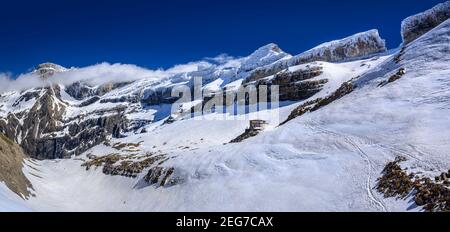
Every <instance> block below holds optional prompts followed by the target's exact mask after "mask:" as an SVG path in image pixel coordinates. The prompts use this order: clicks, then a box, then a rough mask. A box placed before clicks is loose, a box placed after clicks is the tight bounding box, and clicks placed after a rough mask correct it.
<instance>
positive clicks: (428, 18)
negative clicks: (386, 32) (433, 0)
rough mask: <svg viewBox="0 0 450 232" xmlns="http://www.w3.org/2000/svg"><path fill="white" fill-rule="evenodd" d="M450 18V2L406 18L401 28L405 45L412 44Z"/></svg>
mask: <svg viewBox="0 0 450 232" xmlns="http://www.w3.org/2000/svg"><path fill="white" fill-rule="evenodd" d="M449 18H450V1H447V2H444V3H440V4H438V5H436V6H435V7H433V8H431V9H429V10H427V11H425V12H422V13H419V14H416V15H413V16H410V17H408V18H406V19H405V20H403V22H402V27H401V30H402V38H403V43H404V44H408V43H410V42H411V41H413V40H415V39H417V38H418V37H420V36H422V35H423V34H425V33H426V32H428V31H430V30H431V29H433V28H435V27H436V26H438V25H439V24H441V23H442V22H444V21H445V20H447V19H449Z"/></svg>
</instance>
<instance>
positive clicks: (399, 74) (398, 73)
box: [378, 68, 406, 87]
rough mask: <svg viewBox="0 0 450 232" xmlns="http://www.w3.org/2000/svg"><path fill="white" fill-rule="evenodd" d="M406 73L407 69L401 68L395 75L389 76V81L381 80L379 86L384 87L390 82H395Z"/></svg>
mask: <svg viewBox="0 0 450 232" xmlns="http://www.w3.org/2000/svg"><path fill="white" fill-rule="evenodd" d="M405 74H406V70H405V68H400V69H399V70H398V71H397V73H395V74H394V75H392V76H391V77H389V79H388V80H387V81H383V82H381V83H380V84H379V85H378V87H383V86H385V85H387V84H389V83H392V82H395V81H397V80H399V79H400V78H402V77H403V75H405Z"/></svg>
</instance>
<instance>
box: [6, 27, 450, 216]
mask: <svg viewBox="0 0 450 232" xmlns="http://www.w3.org/2000/svg"><path fill="white" fill-rule="evenodd" d="M358 44H359V45H361V44H364V45H369V47H366V48H364V49H362V50H358V49H359V48H361V46H359V45H358ZM363 47H364V46H363ZM342 48H345V49H344V51H346V52H344V53H342V50H341V49H342ZM366 49H367V50H366ZM384 50H385V47H384V41H383V40H381V39H380V38H379V35H378V31H376V30H372V31H368V32H365V33H360V34H356V35H354V36H351V37H348V38H346V39H342V40H337V41H333V42H329V43H325V44H322V45H320V46H318V47H316V48H314V49H312V50H309V51H307V52H305V53H302V54H300V55H298V56H294V57H293V56H291V55H289V54H286V53H284V52H283V51H281V49H279V48H278V46H276V45H275V44H269V45H267V46H264V47H262V48H260V49H258V50H257V51H255V52H254V53H253V54H251V55H250V56H248V57H244V58H237V59H233V58H226V59H225V60H221V61H220V62H218V63H214V64H213V63H209V62H196V63H191V64H188V65H185V66H179V67H174V68H173V69H171V70H166V71H163V70H160V71H154V72H153V71H152V72H149V71H148V70H143V69H140V68H138V67H129V66H120V65H118V66H117V65H112V66H113V67H111V65H108V64H101V65H100V66H99V67H95V68H94V67H91V68H83V69H70V70H65V69H64V70H62V71H61V72H58V73H56V74H54V76H52V77H50V78H49V80H50V81H54V82H53V83H54V84H55V83H56V84H58V86H59V87H60V89H61V90H62V91H61V94H60V96H56V95H52V98H51V99H55V100H54V101H55V102H58V103H61V104H64V105H65V106H66V110H65V112H64V115H63V119H64V120H69V119H71V118H76V117H79V116H80V115H82V116H83V117H79V118H76V120H75V119H74V122H77V123H79V122H80V121H83V120H88V119H92V118H93V119H96V118H97V117H99V115H101V116H104V115H108V114H111V111H113V110H112V109H115V108H117V107H122V108H123V109H124V110H125V115H126V117H127V119H129V120H131V121H133V122H134V123H135V124H133V125H136V124H138V123H140V122H141V121H144V120H148V121H149V122H144V123H143V124H140V125H139V126H138V127H137V128H138V129H139V130H128V131H126V132H124V133H123V134H121V136H117V137H108V140H107V141H105V142H104V143H101V144H99V145H96V146H94V147H92V148H90V149H87V150H86V151H85V152H83V153H82V154H81V155H79V156H73V157H71V158H70V159H62V160H42V161H33V162H32V161H31V160H27V161H26V165H25V167H24V172H25V174H26V176H27V178H28V179H29V180H30V181H31V182H32V184H33V187H34V192H33V194H35V197H31V198H29V199H28V200H26V201H24V200H20V199H19V198H18V197H15V195H13V194H12V193H11V192H10V191H9V190H7V189H6V188H5V187H4V186H3V185H0V210H7V211H10V210H11V211H28V210H32V211H377V212H380V211H381V212H385V211H421V210H422V208H420V207H417V206H416V205H414V204H413V203H412V201H411V198H407V199H395V198H384V197H383V196H382V195H381V194H380V193H378V192H377V191H376V189H375V186H376V184H377V179H378V178H379V177H380V176H381V172H382V170H383V168H384V167H385V165H386V163H388V162H390V161H393V160H394V159H395V158H396V157H397V156H399V155H402V156H405V157H406V158H407V159H408V160H407V161H406V162H405V163H404V164H402V165H403V166H404V167H405V168H408V170H411V171H414V172H416V173H422V174H423V175H425V176H429V177H434V176H436V175H437V174H439V173H441V172H443V171H447V170H448V168H449V167H450V157H449V156H448V150H450V124H449V123H448V119H449V118H448V115H449V114H450V105H449V100H450V66H449V64H450V20H447V21H445V22H443V23H442V24H440V25H439V26H438V27H436V28H434V29H432V30H430V31H428V32H426V33H425V34H424V35H422V36H421V37H420V38H418V39H416V40H414V41H413V42H411V43H409V44H407V45H406V46H404V47H400V48H399V49H398V50H396V51H395V53H394V54H390V55H383V56H373V57H370V58H362V57H364V56H365V55H368V54H373V52H374V51H376V52H382V51H384ZM336 51H341V52H339V53H334V52H336ZM366 51H370V52H367V54H366ZM354 52H356V53H354ZM354 55H355V57H358V58H357V59H356V60H355V59H353V58H355V57H354ZM324 56H325V57H328V58H327V59H331V60H330V61H333V62H334V63H330V62H325V61H320V60H321V59H322V57H324ZM305 57H306V58H305ZM311 57H314V58H312V59H310V58H311ZM317 57H320V59H318V58H317ZM335 58H337V59H335ZM348 58H351V59H350V60H353V61H348ZM300 60H301V62H300ZM318 60H319V61H318ZM311 66H312V67H319V68H321V70H322V72H321V73H320V75H318V76H316V77H313V78H311V80H310V81H314V80H323V79H326V80H327V82H326V83H325V84H323V87H322V88H321V89H320V90H319V91H318V92H317V93H315V94H314V95H312V96H311V97H309V98H307V99H303V100H300V101H295V102H290V101H286V102H282V104H281V106H280V108H279V109H270V110H263V111H260V112H257V113H250V114H242V115H230V114H221V113H211V114H207V115H204V116H202V117H197V118H179V119H178V120H175V121H173V122H172V123H164V122H165V121H166V119H167V118H168V116H169V115H170V103H168V102H165V101H166V100H167V99H165V98H164V97H165V96H164V93H166V91H167V90H170V88H172V87H173V86H176V85H179V84H188V85H192V79H193V77H195V76H202V77H205V78H204V83H203V86H202V88H203V90H205V91H207V92H208V93H214V92H218V91H220V90H222V89H224V88H226V89H227V90H229V91H236V90H237V89H238V88H239V87H240V86H242V85H243V84H244V82H246V81H248V79H249V78H250V79H252V80H253V79H254V80H256V81H259V80H270V79H274V78H275V77H276V76H277V75H278V74H280V73H285V72H287V73H294V72H296V71H298V70H304V69H306V68H308V67H311ZM280 67H281V68H280ZM94 70H95V72H94ZM111 70H114V71H112V72H111V75H109V76H110V78H111V79H110V80H109V81H108V82H103V81H99V80H98V79H97V78H98V77H100V76H103V75H105V73H108V72H110V71H111ZM130 70H131V71H130ZM261 70H269V71H267V72H266V71H263V72H262V73H263V75H260V76H258V75H259V74H260V73H259V71H261ZM127 73H132V74H133V75H129V76H127V77H128V78H125V79H126V80H127V81H128V82H127V83H126V84H124V85H119V86H111V85H109V84H110V81H112V80H114V79H115V78H118V77H120V76H121V75H125V74H127ZM255 73H257V74H258V75H257V78H255ZM398 73H401V75H399V74H398ZM81 74H85V75H88V76H91V77H92V79H89V78H88V79H78V78H80V76H84V75H81ZM147 75H150V76H147ZM71 77H73V78H75V79H76V80H77V81H80V83H82V84H81V86H78V87H77V88H75V89H76V90H77V91H78V90H79V91H80V92H76V94H75V95H78V94H80V95H83V94H87V95H86V96H84V95H83V97H80V98H78V99H77V97H74V96H71V94H69V92H70V91H69V90H68V87H69V86H70V84H73V83H68V82H58V81H57V80H59V79H61V78H64V79H70V78H71ZM52 78H55V80H52ZM83 78H84V77H83ZM96 81H98V82H96ZM343 83H352V84H353V86H354V89H353V91H352V92H350V93H348V94H347V95H345V96H343V97H342V98H340V99H336V100H334V101H332V102H331V103H330V104H328V105H325V106H324V107H322V108H319V109H318V110H315V111H313V112H307V113H305V114H303V115H300V116H298V117H297V118H294V119H293V120H291V121H289V122H287V123H286V124H283V125H280V122H282V121H285V119H286V118H288V116H289V115H290V114H291V112H292V111H293V110H294V109H296V108H297V107H299V106H302V105H303V104H305V103H307V102H314V101H318V100H320V99H326V98H327V97H329V96H332V95H333V94H334V93H335V91H337V90H338V89H339V88H340V86H342V84H343ZM105 85H106V86H105ZM83 88H84V89H83ZM105 89H106V90H107V91H105ZM42 91H43V90H41V89H40V88H31V89H28V90H25V92H21V91H9V92H7V93H3V94H2V95H1V102H2V103H1V104H0V109H1V111H0V113H1V114H0V116H1V117H5V116H7V115H9V113H17V114H18V115H19V113H20V112H27V111H30V110H31V109H32V107H33V105H34V104H35V103H36V101H37V100H36V99H39V96H41V95H42V94H43V93H42ZM83 91H84V92H83ZM91 91H93V92H95V91H101V92H102V94H101V95H98V96H97V97H99V99H97V101H94V102H93V103H91V104H84V103H85V102H86V101H87V100H89V99H90V98H91V97H92V96H90V95H89V94H90V93H91ZM27 92H30V93H32V94H30V95H32V96H35V97H32V98H30V99H28V98H23V96H24V95H23V94H24V93H27ZM72 95H74V94H73V93H72ZM27 96H28V95H27ZM36 96H37V97H36ZM135 97H136V98H135ZM135 99H145V100H146V101H136V100H135ZM149 99H150V100H149ZM153 99H157V100H158V101H162V103H161V102H159V103H161V104H150V103H154V102H151V101H152V100H153ZM149 102H150V103H149ZM194 104H198V102H197V103H195V102H191V103H188V104H186V105H185V106H183V107H186V109H189V108H190V107H191V106H192V105H194ZM57 105H58V104H56V106H57ZM52 107H55V104H53V105H52ZM14 115H15V114H14ZM230 118H231V119H233V120H225V119H230ZM251 119H263V120H266V121H267V122H268V126H267V127H266V129H265V130H264V131H262V132H260V133H259V134H258V135H257V136H254V137H251V138H248V139H246V140H243V141H242V142H239V143H230V141H231V140H233V139H235V138H236V137H237V136H239V135H241V134H242V133H243V132H244V131H245V130H246V129H247V128H248V126H249V120H251ZM10 120H11V119H10ZM17 120H18V121H20V120H21V119H20V118H18V119H17ZM0 122H1V121H0ZM65 133H68V132H67V131H61V132H59V134H57V135H56V136H57V137H58V136H63V135H64V134H65ZM149 154H150V156H149V157H155V156H157V157H158V156H160V157H163V158H162V160H158V161H160V162H159V163H158V164H152V165H153V166H147V167H145V168H144V170H143V171H142V172H139V173H138V174H136V176H135V178H131V177H130V176H128V177H127V176H121V175H116V176H113V175H111V173H105V167H106V164H104V166H101V165H100V166H99V167H97V168H95V167H93V168H86V167H85V166H82V165H84V164H86V162H87V161H88V162H89V161H91V160H92V159H95V158H98V157H106V156H108V155H117V156H119V159H120V158H123V159H126V160H127V159H128V160H127V161H130V160H133V159H135V160H138V159H139V157H142V156H145V155H149ZM92 157H94V158H92ZM129 157H131V158H129ZM154 168H161V169H160V170H159V169H154ZM155 170H159V171H160V172H161V170H171V177H170V178H173V179H171V180H176V181H175V182H170V183H171V184H170V185H164V184H160V182H154V183H150V182H148V180H146V178H147V177H148V176H149V174H151V173H153V174H154V173H155V172H157V171H155ZM158 178H159V177H158ZM158 181H159V179H158ZM164 183H167V182H164Z"/></svg>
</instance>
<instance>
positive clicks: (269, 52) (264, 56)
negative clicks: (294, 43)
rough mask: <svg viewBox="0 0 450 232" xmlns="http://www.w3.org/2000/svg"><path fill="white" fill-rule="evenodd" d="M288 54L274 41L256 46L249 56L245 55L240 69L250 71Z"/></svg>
mask: <svg viewBox="0 0 450 232" xmlns="http://www.w3.org/2000/svg"><path fill="white" fill-rule="evenodd" d="M288 56H290V55H289V54H287V53H285V52H284V51H283V50H281V48H280V47H279V46H278V45H277V44H274V43H270V44H267V45H265V46H262V47H260V48H258V49H257V50H256V51H255V52H253V53H252V54H251V55H250V56H248V57H246V58H245V60H244V62H243V64H242V66H241V69H243V70H244V71H250V70H252V69H255V68H257V67H260V66H265V65H268V64H271V63H274V62H276V61H278V60H280V59H283V58H285V57H288Z"/></svg>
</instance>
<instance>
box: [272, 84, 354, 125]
mask: <svg viewBox="0 0 450 232" xmlns="http://www.w3.org/2000/svg"><path fill="white" fill-rule="evenodd" d="M353 89H354V86H353V83H352V81H348V82H345V83H343V84H342V85H341V87H339V88H338V89H337V90H336V91H334V92H333V93H332V94H331V95H329V96H328V97H325V98H317V99H314V100H311V101H307V102H305V103H303V104H302V105H300V106H298V107H297V108H295V109H294V110H293V111H292V112H291V114H290V115H289V116H288V118H287V119H286V121H284V122H283V123H281V124H280V125H284V124H286V123H287V122H289V121H291V120H292V119H294V118H296V117H299V116H302V115H303V114H305V113H307V112H313V111H316V110H319V109H320V108H322V107H324V106H326V105H328V104H330V103H332V102H334V101H336V100H338V99H340V98H342V97H344V96H345V95H347V94H349V93H351V92H353Z"/></svg>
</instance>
